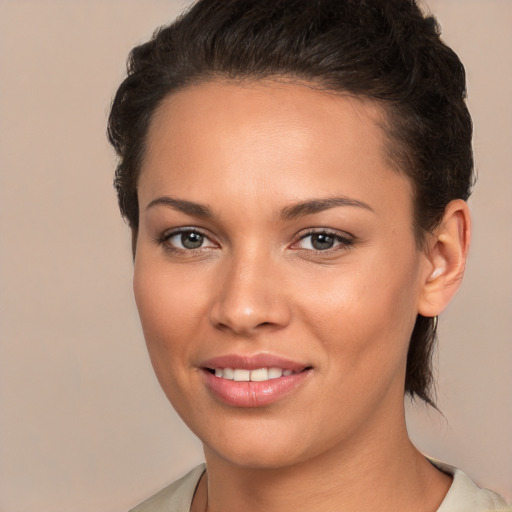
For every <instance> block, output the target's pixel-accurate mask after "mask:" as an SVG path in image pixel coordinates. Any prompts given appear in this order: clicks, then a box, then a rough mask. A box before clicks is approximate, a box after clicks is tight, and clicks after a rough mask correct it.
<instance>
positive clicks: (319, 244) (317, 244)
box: [311, 233, 334, 251]
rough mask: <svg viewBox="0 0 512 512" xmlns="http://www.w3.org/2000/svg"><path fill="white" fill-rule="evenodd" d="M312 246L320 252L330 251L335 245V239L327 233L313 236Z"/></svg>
mask: <svg viewBox="0 0 512 512" xmlns="http://www.w3.org/2000/svg"><path fill="white" fill-rule="evenodd" d="M311 245H312V246H313V247H314V248H315V249H316V250H318V251H322V250H325V249H330V248H331V247H332V246H333V245H334V237H333V236H332V235H326V234H325V233H316V234H314V235H312V236H311Z"/></svg>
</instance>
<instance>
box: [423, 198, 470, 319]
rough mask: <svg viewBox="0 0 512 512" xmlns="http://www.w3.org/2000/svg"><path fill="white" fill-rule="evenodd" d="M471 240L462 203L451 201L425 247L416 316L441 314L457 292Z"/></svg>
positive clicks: (466, 206) (468, 217) (466, 213)
mask: <svg viewBox="0 0 512 512" xmlns="http://www.w3.org/2000/svg"><path fill="white" fill-rule="evenodd" d="M470 239H471V220H470V215H469V208H468V205H467V203H466V202H465V201H463V200H462V199H456V200H454V201H451V202H450V203H449V204H448V206H447V207H446V209H445V213H444V216H443V220H442V222H441V224H440V225H439V226H438V227H437V228H436V230H435V231H434V233H433V235H432V236H431V237H429V238H428V247H427V248H426V259H427V265H426V267H425V276H424V283H423V290H422V294H421V297H420V302H419V309H418V313H419V314H420V315H423V316H425V317H434V316H436V315H438V314H439V313H441V312H442V311H443V310H444V309H445V308H446V306H447V305H448V303H449V302H450V301H451V299H452V297H453V296H454V295H455V292H456V291H457V290H458V289H459V286H460V283H461V281H462V277H463V275H464V269H465V266H466V258H467V254H468V250H469V243H470Z"/></svg>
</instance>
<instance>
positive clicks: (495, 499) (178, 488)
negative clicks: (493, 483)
mask: <svg viewBox="0 0 512 512" xmlns="http://www.w3.org/2000/svg"><path fill="white" fill-rule="evenodd" d="M429 460H430V461H431V462H432V464H434V466H436V467H438V468H439V469H440V470H441V471H443V472H445V473H447V474H448V475H451V476H452V477H453V482H452V485H451V487H450V490H449V491H448V494H447V495H446V496H445V498H444V500H443V503H441V506H440V507H439V508H438V509H437V512H496V511H500V512H501V511H503V512H504V511H508V512H512V507H507V504H506V502H505V500H504V499H503V498H502V497H501V496H500V495H499V494H496V493H495V492H493V491H490V490H489V489H480V487H477V486H476V485H475V484H474V483H473V482H472V481H471V479H470V478H469V477H468V476H467V475H465V474H464V473H463V472H462V471H460V470H459V469H457V468H454V467H453V466H449V465H448V464H443V463H442V462H438V461H434V460H432V459H429ZM205 469H206V466H205V465H204V464H201V465H200V466H197V467H196V468H194V469H193V470H192V471H191V472H190V473H188V474H187V475H185V476H184V477H183V478H181V479H180V480H177V481H176V482H174V483H172V484H171V485H169V486H168V487H165V488H164V489H162V490H161V491H160V492H158V493H157V494H155V495H154V496H151V498H149V499H147V500H146V501H144V502H142V503H141V504H140V505H137V506H136V507H135V508H133V509H132V510H131V511H130V512H190V505H191V503H192V498H193V497H194V492H195V490H196V487H197V484H198V483H199V479H200V478H201V475H202V474H203V473H204V471H205Z"/></svg>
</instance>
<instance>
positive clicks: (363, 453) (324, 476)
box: [191, 417, 452, 512]
mask: <svg viewBox="0 0 512 512" xmlns="http://www.w3.org/2000/svg"><path fill="white" fill-rule="evenodd" d="M397 423H399V425H396V427H397V428H392V429H387V431H386V432H383V433H382V434H380V435H379V434H376V433H375V432H374V433H373V434H374V435H373V436H372V438H370V439H369V438H368V436H367V435H365V436H364V439H351V440H350V442H349V443H344V446H343V447H336V448H335V449H332V450H330V451H329V452H327V453H323V454H321V455H319V456H318V457H316V458H314V459H312V460H311V459H310V460H307V461H305V462H302V463H299V464H295V465H293V466H289V467H284V468H279V469H254V468H246V467H239V466H235V465H233V464H231V463H230V462H229V461H226V460H224V459H222V458H221V457H219V456H218V455H217V454H216V453H215V452H213V451H212V450H210V449H209V448H208V447H205V455H206V461H207V467H208V474H207V475H206V474H205V475H203V478H202V479H201V481H200V483H199V485H198V488H197V491H196V494H195V496H194V500H193V503H192V507H191V512H205V511H207V512H256V511H261V510H265V512H282V511H283V510H292V511H294V512H313V511H314V512H332V511H333V510H336V511H337V512H344V511H347V512H349V511H350V512H351V511H354V510H357V511H370V510H372V511H373V510H375V509H376V507H377V508H378V510H379V512H411V511H414V512H435V511H436V510H437V509H438V508H439V506H440V505H441V502H442V501H443V499H444V497H445V495H446V493H447V492H448V490H449V488H450V485H451V483H452V478H451V477H449V476H447V475H445V474H444V473H442V472H441V471H439V470H438V469H436V468H435V467H434V466H433V465H432V464H430V462H429V461H428V460H427V459H426V458H425V457H424V456H423V455H422V454H421V453H420V452H419V451H418V450H417V449H416V448H415V447H414V446H413V445H412V443H411V442H410V440H409V437H408V434H407V430H406V426H405V418H403V417H402V418H401V419H400V421H399V422H397ZM363 440H364V442H362V441H363Z"/></svg>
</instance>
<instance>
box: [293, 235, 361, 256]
mask: <svg viewBox="0 0 512 512" xmlns="http://www.w3.org/2000/svg"><path fill="white" fill-rule="evenodd" d="M314 235H325V236H327V237H330V238H333V239H334V243H336V242H337V244H336V245H334V246H333V247H329V248H327V249H314V248H313V249H304V250H306V251H308V252H312V253H316V254H326V253H331V252H333V251H336V250H340V249H347V248H350V247H352V246H353V245H354V243H355V239H354V238H353V237H352V236H344V235H341V234H340V233H339V232H337V231H333V230H329V229H316V230H310V231H308V232H307V233H304V234H302V235H301V236H300V237H299V240H298V241H297V242H294V243H293V244H292V247H293V246H294V245H297V244H298V243H300V242H301V241H303V240H305V239H307V238H308V237H313V236H314ZM310 244H311V242H310ZM311 245H312V244H311ZM300 249H301V248H300V247H299V248H297V250H300Z"/></svg>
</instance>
